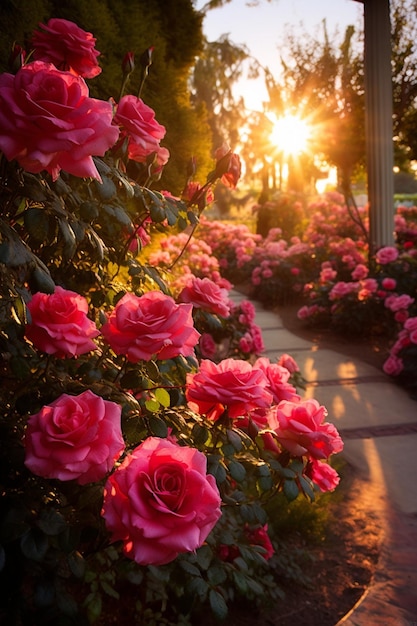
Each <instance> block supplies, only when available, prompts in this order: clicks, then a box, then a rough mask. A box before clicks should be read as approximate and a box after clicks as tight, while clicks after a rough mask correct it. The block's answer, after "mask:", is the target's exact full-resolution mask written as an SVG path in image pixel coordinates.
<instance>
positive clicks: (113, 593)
mask: <svg viewBox="0 0 417 626" xmlns="http://www.w3.org/2000/svg"><path fill="white" fill-rule="evenodd" d="M100 585H101V588H102V589H103V591H104V592H105V593H106V594H107V595H108V596H110V597H111V598H114V599H115V600H120V593H119V592H118V591H116V590H115V589H113V587H112V586H111V585H109V583H108V582H107V581H105V580H103V579H101V580H100Z"/></svg>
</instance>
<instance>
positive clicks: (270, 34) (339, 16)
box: [196, 0, 363, 110]
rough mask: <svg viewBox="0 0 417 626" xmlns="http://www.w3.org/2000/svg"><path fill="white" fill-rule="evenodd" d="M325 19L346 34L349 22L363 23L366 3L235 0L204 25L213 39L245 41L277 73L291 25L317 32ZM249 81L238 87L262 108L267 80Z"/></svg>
mask: <svg viewBox="0 0 417 626" xmlns="http://www.w3.org/2000/svg"><path fill="white" fill-rule="evenodd" d="M204 4H205V1H204V0H197V1H196V8H197V9H201V8H202V7H203V6H204ZM252 5H253V2H252ZM324 19H326V24H327V30H328V33H329V35H330V36H331V35H333V34H334V33H335V32H336V31H337V32H338V33H339V34H340V36H342V35H343V33H344V31H345V29H346V27H347V26H348V25H349V24H353V25H354V26H357V27H358V28H362V27H363V5H362V4H361V3H360V2H356V1H355V0H270V2H267V0H260V1H259V4H258V6H251V2H250V1H249V0H231V2H230V3H229V4H227V5H226V6H224V7H222V8H220V9H213V10H211V11H208V13H207V16H206V17H205V19H204V23H203V28H204V33H205V35H206V37H207V39H208V40H209V41H215V40H216V39H218V38H219V37H220V36H221V35H224V34H228V35H229V39H230V40H231V41H232V42H233V43H235V44H240V45H242V44H244V45H245V46H246V47H247V48H249V50H250V52H251V54H252V56H254V57H255V58H256V59H258V61H259V62H260V63H261V64H262V65H263V66H266V67H268V69H269V70H270V71H271V73H272V75H273V76H275V77H277V76H279V67H280V63H279V46H280V44H281V45H282V44H285V33H286V31H287V30H288V28H289V27H296V28H297V30H299V32H300V33H302V32H307V33H309V34H311V35H315V34H318V33H319V31H320V26H321V24H322V22H323V20H324ZM301 24H302V27H301ZM245 83H246V81H242V82H241V83H240V85H239V86H238V87H237V89H236V92H237V94H238V95H242V96H243V97H244V98H245V103H246V106H247V108H249V109H257V110H261V109H262V101H264V100H266V99H267V96H266V91H265V88H264V86H263V81H250V83H249V85H248V84H245Z"/></svg>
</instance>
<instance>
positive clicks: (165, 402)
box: [154, 387, 171, 409]
mask: <svg viewBox="0 0 417 626" xmlns="http://www.w3.org/2000/svg"><path fill="white" fill-rule="evenodd" d="M154 393H155V398H156V399H157V400H158V402H159V404H162V406H163V407H165V408H166V409H167V408H168V407H169V405H170V404H171V396H170V395H169V393H168V391H167V390H166V389H163V388H162V387H158V389H155V392H154Z"/></svg>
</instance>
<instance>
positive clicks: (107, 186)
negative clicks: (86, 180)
mask: <svg viewBox="0 0 417 626" xmlns="http://www.w3.org/2000/svg"><path fill="white" fill-rule="evenodd" d="M101 180H102V182H101V183H100V182H99V181H97V180H95V181H94V185H95V188H96V190H97V192H98V195H99V196H100V199H101V200H102V201H103V202H106V201H108V200H111V199H112V198H113V197H114V196H115V195H116V193H117V187H116V185H115V184H114V182H113V181H112V180H111V178H108V177H107V176H102V178H101Z"/></svg>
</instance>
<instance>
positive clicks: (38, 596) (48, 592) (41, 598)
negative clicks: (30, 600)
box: [34, 580, 55, 607]
mask: <svg viewBox="0 0 417 626" xmlns="http://www.w3.org/2000/svg"><path fill="white" fill-rule="evenodd" d="M34 599H35V605H36V606H38V607H46V606H51V604H52V603H53V601H54V599H55V587H54V584H53V582H52V581H46V580H42V581H41V582H38V583H37V585H36V589H35V595H34Z"/></svg>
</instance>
